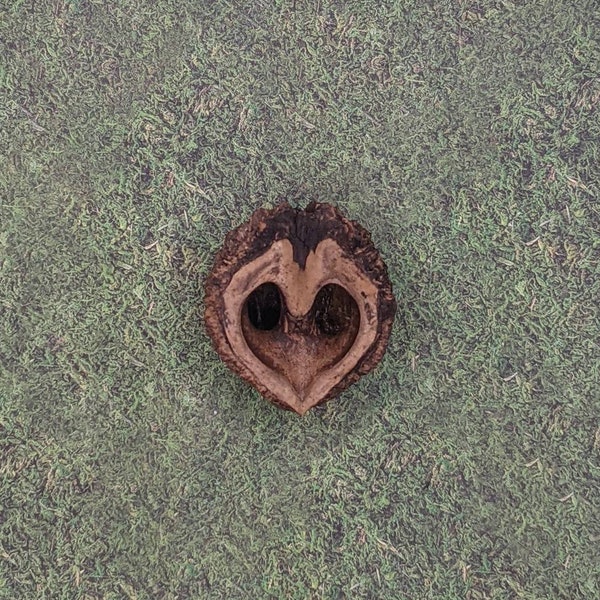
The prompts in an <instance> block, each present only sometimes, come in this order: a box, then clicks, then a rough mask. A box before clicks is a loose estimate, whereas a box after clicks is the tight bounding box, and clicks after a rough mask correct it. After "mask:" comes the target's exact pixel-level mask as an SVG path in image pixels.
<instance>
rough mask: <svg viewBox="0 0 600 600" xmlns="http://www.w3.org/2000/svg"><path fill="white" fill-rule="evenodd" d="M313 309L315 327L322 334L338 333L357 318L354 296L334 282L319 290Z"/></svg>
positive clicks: (357, 312) (333, 334) (347, 327)
mask: <svg viewBox="0 0 600 600" xmlns="http://www.w3.org/2000/svg"><path fill="white" fill-rule="evenodd" d="M313 310H314V315H315V324H316V326H317V329H318V330H319V332H320V333H322V334H324V335H330V336H335V335H339V334H340V333H342V332H343V331H346V330H347V329H349V328H350V327H351V326H352V325H353V324H355V321H356V319H358V318H359V311H358V306H357V305H356V302H355V301H354V298H353V297H352V296H351V295H350V294H349V293H348V292H347V291H346V290H345V289H344V288H343V287H341V286H339V285H336V284H335V283H329V284H327V285H325V286H323V287H322V288H321V289H320V290H319V293H318V294H317V297H316V298H315V302H314V305H313Z"/></svg>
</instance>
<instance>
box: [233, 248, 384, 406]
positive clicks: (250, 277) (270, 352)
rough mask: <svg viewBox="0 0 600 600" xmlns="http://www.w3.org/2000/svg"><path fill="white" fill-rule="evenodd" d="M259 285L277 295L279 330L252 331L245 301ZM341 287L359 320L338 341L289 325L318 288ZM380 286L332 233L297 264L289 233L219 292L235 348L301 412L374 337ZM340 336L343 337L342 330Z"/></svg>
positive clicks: (258, 375) (246, 366)
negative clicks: (281, 324) (280, 311)
mask: <svg viewBox="0 0 600 600" xmlns="http://www.w3.org/2000/svg"><path fill="white" fill-rule="evenodd" d="M264 284H273V285H275V286H277V288H278V290H279V291H280V293H281V295H282V300H283V310H284V312H285V315H284V321H285V325H284V328H283V330H282V331H276V332H271V331H256V330H254V331H251V330H250V328H251V324H250V323H249V322H248V318H249V317H248V310H247V307H246V302H247V300H248V297H249V296H250V294H252V292H254V290H257V289H258V288H259V287H260V286H262V285H264ZM329 285H333V286H339V287H340V288H342V289H343V290H345V292H347V294H348V295H349V296H350V297H351V298H352V301H353V303H354V305H355V306H354V310H355V311H356V312H357V317H358V318H357V319H356V320H355V321H354V324H353V326H351V327H348V328H346V330H345V331H344V332H343V333H342V334H341V336H342V337H339V336H338V337H337V339H336V340H335V342H333V341H332V340H331V339H328V338H327V336H318V337H315V336H314V335H313V336H311V335H310V334H309V333H307V332H306V331H300V332H297V331H292V330H291V329H290V327H289V324H290V323H293V322H302V321H303V320H304V321H305V320H306V318H307V316H308V315H309V314H310V311H311V309H313V305H314V304H315V300H316V298H317V296H318V294H319V291H320V290H322V289H323V288H325V286H329ZM377 293H378V290H377V287H376V286H375V284H374V283H373V282H371V281H370V280H369V279H368V278H367V277H366V276H365V274H364V273H362V271H360V269H359V268H358V267H357V265H356V264H355V262H354V261H352V260H350V259H349V258H348V257H347V256H346V255H345V254H344V252H343V250H342V249H341V248H340V246H339V245H338V244H337V243H336V242H335V241H333V240H331V239H325V240H323V241H322V242H320V243H319V244H318V245H317V247H316V248H315V250H314V252H311V253H310V254H309V255H308V257H307V260H306V265H305V268H304V269H302V268H301V267H300V266H299V265H298V264H297V263H296V262H295V261H294V260H293V247H292V244H291V243H290V242H289V241H288V240H287V239H284V240H279V241H276V242H274V243H273V244H272V245H271V246H270V248H269V249H268V250H267V251H266V252H265V253H264V254H262V255H261V256H260V257H258V258H257V259H255V260H253V261H252V262H251V263H249V264H247V265H245V266H244V267H242V268H241V269H240V270H239V271H237V272H236V273H235V274H234V275H233V277H232V278H231V281H230V282H229V285H228V286H227V287H226V289H225V290H224V292H223V303H224V308H225V311H224V323H225V333H226V337H227V341H228V343H229V345H230V347H231V351H232V355H233V356H234V357H235V360H236V361H238V362H239V363H240V365H241V366H242V367H244V369H245V370H246V371H248V372H250V373H251V374H252V375H253V378H255V379H256V381H258V382H268V387H269V391H270V393H271V394H272V395H273V396H275V397H276V398H277V400H278V401H279V402H280V403H281V404H284V405H286V406H288V407H289V408H291V409H293V410H294V411H296V412H297V413H299V414H304V413H305V412H306V411H307V410H309V409H310V408H311V407H313V406H315V405H316V404H318V403H319V402H320V401H322V400H323V399H324V398H325V397H326V396H327V394H328V393H329V392H330V391H331V390H332V389H333V388H334V387H335V386H336V385H338V384H339V383H340V382H341V381H342V380H343V378H344V377H345V376H346V375H348V373H349V372H350V371H351V370H352V369H353V368H354V367H355V366H356V364H357V363H358V361H359V360H360V359H361V357H362V356H363V355H364V354H365V353H366V352H367V350H368V349H369V348H370V347H371V345H372V344H373V342H374V341H375V338H376V336H377V327H376V323H377ZM344 336H345V337H344Z"/></svg>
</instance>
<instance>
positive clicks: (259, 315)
mask: <svg viewBox="0 0 600 600" xmlns="http://www.w3.org/2000/svg"><path fill="white" fill-rule="evenodd" d="M246 310H247V311H248V320H249V321H250V323H251V324H252V326H253V327H254V328H255V329H260V330H262V331H270V330H271V329H275V327H277V325H279V322H280V320H281V312H282V302H281V294H280V293H279V288H278V287H277V286H276V285H275V284H274V283H263V284H262V285H259V286H258V287H257V288H256V289H255V290H254V291H253V292H252V293H251V294H250V295H249V296H248V298H247V300H246Z"/></svg>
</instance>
